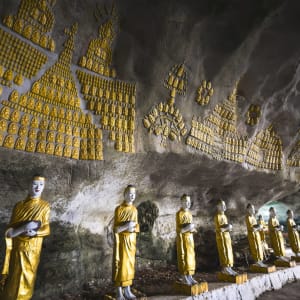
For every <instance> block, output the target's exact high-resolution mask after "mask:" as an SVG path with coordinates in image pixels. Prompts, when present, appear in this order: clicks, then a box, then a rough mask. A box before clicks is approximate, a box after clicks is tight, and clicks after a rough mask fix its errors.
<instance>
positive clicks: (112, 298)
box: [104, 289, 147, 300]
mask: <svg viewBox="0 0 300 300" xmlns="http://www.w3.org/2000/svg"><path fill="white" fill-rule="evenodd" d="M131 292H132V293H133V294H134V295H135V296H136V300H147V296H146V295H145V294H143V293H142V292H140V291H138V290H136V289H131ZM116 299H117V297H116V293H115V292H113V293H109V294H106V295H105V296H104V300H116Z"/></svg>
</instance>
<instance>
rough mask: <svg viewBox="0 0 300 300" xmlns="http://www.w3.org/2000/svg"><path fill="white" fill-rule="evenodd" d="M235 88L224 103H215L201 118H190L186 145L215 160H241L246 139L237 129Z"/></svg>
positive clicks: (244, 150)
mask: <svg viewBox="0 0 300 300" xmlns="http://www.w3.org/2000/svg"><path fill="white" fill-rule="evenodd" d="M236 91H237V88H236V87H235V88H234V89H233V91H232V93H231V95H230V96H229V97H228V99H226V100H225V101H224V102H223V103H221V104H217V105H216V106H215V108H214V110H213V112H212V113H211V114H209V115H208V116H207V117H206V118H205V119H204V120H201V119H200V118H196V117H193V120H192V124H191V125H192V126H191V130H190V133H189V135H188V137H187V139H186V144H187V145H189V146H191V147H193V148H196V149H197V150H200V151H201V152H204V153H206V154H208V155H209V156H211V157H212V158H214V159H218V160H221V159H225V160H231V161H235V162H239V163H242V162H243V161H244V156H245V154H246V150H247V146H248V138H247V137H246V136H241V135H239V133H238V131H237V112H236V110H237V101H236Z"/></svg>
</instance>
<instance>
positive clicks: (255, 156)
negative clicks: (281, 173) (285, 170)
mask: <svg viewBox="0 0 300 300" xmlns="http://www.w3.org/2000/svg"><path fill="white" fill-rule="evenodd" d="M246 162H247V163H248V164H250V165H253V166H254V167H257V168H261V169H270V170H281V168H282V141H281V139H280V137H279V136H278V135H277V134H276V132H275V130H274V128H273V126H269V127H268V128H267V129H265V130H262V131H260V132H259V133H258V134H257V135H256V136H255V138H254V141H253V142H252V144H251V145H250V148H249V151H248V153H247V157H246Z"/></svg>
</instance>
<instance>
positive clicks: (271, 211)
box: [270, 209, 276, 218]
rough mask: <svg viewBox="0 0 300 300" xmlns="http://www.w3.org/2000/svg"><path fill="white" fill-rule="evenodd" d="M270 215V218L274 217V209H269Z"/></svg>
mask: <svg viewBox="0 0 300 300" xmlns="http://www.w3.org/2000/svg"><path fill="white" fill-rule="evenodd" d="M270 217H272V218H274V217H276V211H275V209H271V210H270Z"/></svg>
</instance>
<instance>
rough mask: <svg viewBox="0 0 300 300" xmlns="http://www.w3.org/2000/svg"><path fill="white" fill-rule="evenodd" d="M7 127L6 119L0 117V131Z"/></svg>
mask: <svg viewBox="0 0 300 300" xmlns="http://www.w3.org/2000/svg"><path fill="white" fill-rule="evenodd" d="M6 129H7V121H6V120H3V119H0V131H4V132H5V131H6Z"/></svg>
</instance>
